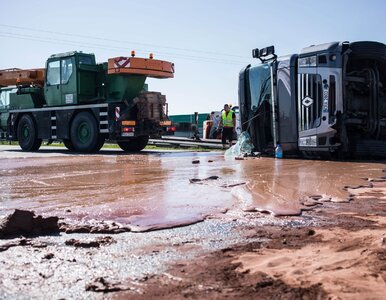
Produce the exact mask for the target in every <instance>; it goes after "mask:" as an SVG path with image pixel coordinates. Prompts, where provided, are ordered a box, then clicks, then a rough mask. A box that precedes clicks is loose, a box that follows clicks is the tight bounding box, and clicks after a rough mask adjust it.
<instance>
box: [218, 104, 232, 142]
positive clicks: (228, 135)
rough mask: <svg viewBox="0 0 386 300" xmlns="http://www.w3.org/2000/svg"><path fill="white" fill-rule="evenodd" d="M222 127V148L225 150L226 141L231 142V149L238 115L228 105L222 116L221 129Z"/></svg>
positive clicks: (225, 106)
mask: <svg viewBox="0 0 386 300" xmlns="http://www.w3.org/2000/svg"><path fill="white" fill-rule="evenodd" d="M221 126H222V135H221V140H222V148H223V149H225V147H226V143H227V142H226V141H227V140H229V147H231V146H232V140H233V133H234V132H235V130H236V115H235V112H234V111H233V110H231V109H230V107H229V105H228V104H225V105H224V110H223V112H222V114H221V121H220V125H219V127H221Z"/></svg>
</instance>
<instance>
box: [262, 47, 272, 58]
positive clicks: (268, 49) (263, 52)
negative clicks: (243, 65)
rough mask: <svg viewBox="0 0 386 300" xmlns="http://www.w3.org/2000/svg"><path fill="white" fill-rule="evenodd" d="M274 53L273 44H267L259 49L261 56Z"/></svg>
mask: <svg viewBox="0 0 386 300" xmlns="http://www.w3.org/2000/svg"><path fill="white" fill-rule="evenodd" d="M274 54H275V47H274V46H269V47H266V48H263V49H261V50H260V56H262V57H264V56H268V55H274Z"/></svg>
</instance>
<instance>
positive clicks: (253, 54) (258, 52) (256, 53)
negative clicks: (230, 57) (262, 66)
mask: <svg viewBox="0 0 386 300" xmlns="http://www.w3.org/2000/svg"><path fill="white" fill-rule="evenodd" d="M252 57H253V58H259V57H260V51H259V49H258V48H256V49H253V50H252Z"/></svg>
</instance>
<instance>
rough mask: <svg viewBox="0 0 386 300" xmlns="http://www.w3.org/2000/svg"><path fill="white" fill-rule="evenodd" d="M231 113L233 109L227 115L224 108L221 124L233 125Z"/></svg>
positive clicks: (225, 125)
mask: <svg viewBox="0 0 386 300" xmlns="http://www.w3.org/2000/svg"><path fill="white" fill-rule="evenodd" d="M233 114H234V112H233V110H230V111H229V112H228V115H226V111H225V110H224V111H223V112H222V125H223V126H224V127H233Z"/></svg>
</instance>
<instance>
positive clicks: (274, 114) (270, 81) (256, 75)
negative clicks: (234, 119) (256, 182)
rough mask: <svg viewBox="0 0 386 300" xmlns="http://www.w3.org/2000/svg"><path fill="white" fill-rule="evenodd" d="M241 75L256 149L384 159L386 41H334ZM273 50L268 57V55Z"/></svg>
mask: <svg viewBox="0 0 386 300" xmlns="http://www.w3.org/2000/svg"><path fill="white" fill-rule="evenodd" d="M254 54H255V57H256V58H259V59H260V60H261V63H259V64H257V65H254V66H251V65H249V66H247V67H246V68H245V69H243V70H242V71H241V72H240V75H239V103H240V112H241V121H242V124H243V130H247V131H249V132H250V134H251V138H252V141H253V143H254V145H255V148H256V149H257V150H258V151H261V152H266V153H272V151H273V149H274V147H276V145H277V144H281V146H282V148H283V150H284V152H287V153H297V154H300V153H301V154H305V155H307V156H308V155H312V156H314V155H316V156H328V157H329V156H331V155H332V154H338V155H339V156H349V157H353V156H361V157H362V156H365V157H366V156H379V157H386V89H385V87H386V45H384V44H382V43H378V42H354V43H349V42H333V43H326V44H321V45H316V46H310V47H307V48H304V49H303V50H302V51H301V52H300V53H299V54H293V55H289V56H284V57H279V58H278V57H276V55H275V54H274V48H273V47H268V48H264V49H261V50H260V51H259V50H258V49H255V50H254ZM267 56H268V58H267Z"/></svg>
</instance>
